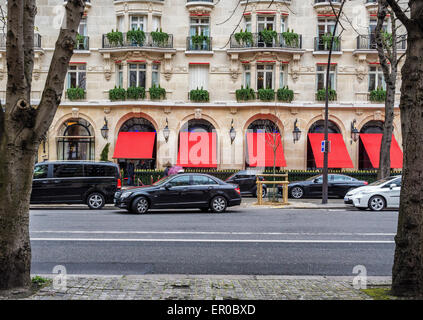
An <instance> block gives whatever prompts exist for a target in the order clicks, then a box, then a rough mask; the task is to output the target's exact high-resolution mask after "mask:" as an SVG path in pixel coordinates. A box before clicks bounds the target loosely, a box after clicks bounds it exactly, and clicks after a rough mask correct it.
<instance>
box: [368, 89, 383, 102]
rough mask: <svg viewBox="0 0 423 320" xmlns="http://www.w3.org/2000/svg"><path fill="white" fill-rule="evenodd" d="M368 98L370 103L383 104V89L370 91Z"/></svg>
mask: <svg viewBox="0 0 423 320" xmlns="http://www.w3.org/2000/svg"><path fill="white" fill-rule="evenodd" d="M369 98H370V101H372V102H384V101H385V100H386V90H383V88H377V89H376V90H372V91H370V97H369Z"/></svg>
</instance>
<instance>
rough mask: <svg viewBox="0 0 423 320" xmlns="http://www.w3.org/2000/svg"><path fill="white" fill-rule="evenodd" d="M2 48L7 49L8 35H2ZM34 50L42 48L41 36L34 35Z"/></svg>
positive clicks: (0, 43) (0, 34)
mask: <svg viewBox="0 0 423 320" xmlns="http://www.w3.org/2000/svg"><path fill="white" fill-rule="evenodd" d="M0 48H6V34H5V33H0ZM34 48H41V35H40V34H39V33H34Z"/></svg>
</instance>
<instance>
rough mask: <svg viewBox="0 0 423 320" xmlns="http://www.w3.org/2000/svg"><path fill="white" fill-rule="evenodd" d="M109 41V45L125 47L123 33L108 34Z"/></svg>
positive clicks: (112, 32)
mask: <svg viewBox="0 0 423 320" xmlns="http://www.w3.org/2000/svg"><path fill="white" fill-rule="evenodd" d="M106 38H107V40H109V43H110V44H111V45H114V46H118V45H121V46H123V33H122V32H120V31H113V29H112V31H111V32H109V33H107V34H106Z"/></svg>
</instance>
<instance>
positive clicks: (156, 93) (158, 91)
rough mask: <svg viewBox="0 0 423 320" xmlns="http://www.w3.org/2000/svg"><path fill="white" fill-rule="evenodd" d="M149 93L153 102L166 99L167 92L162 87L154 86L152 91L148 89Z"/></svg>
mask: <svg viewBox="0 0 423 320" xmlns="http://www.w3.org/2000/svg"><path fill="white" fill-rule="evenodd" d="M148 92H149V93H150V99H151V100H158V99H166V90H165V89H164V88H162V87H160V85H158V86H156V85H155V84H154V85H153V86H152V87H151V88H150V89H148Z"/></svg>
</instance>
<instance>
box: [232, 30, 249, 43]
mask: <svg viewBox="0 0 423 320" xmlns="http://www.w3.org/2000/svg"><path fill="white" fill-rule="evenodd" d="M234 37H235V40H236V42H238V44H239V45H243V46H245V47H251V46H252V45H253V34H252V33H251V32H249V31H247V30H245V31H242V29H241V31H240V32H237V33H235V34H234Z"/></svg>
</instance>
